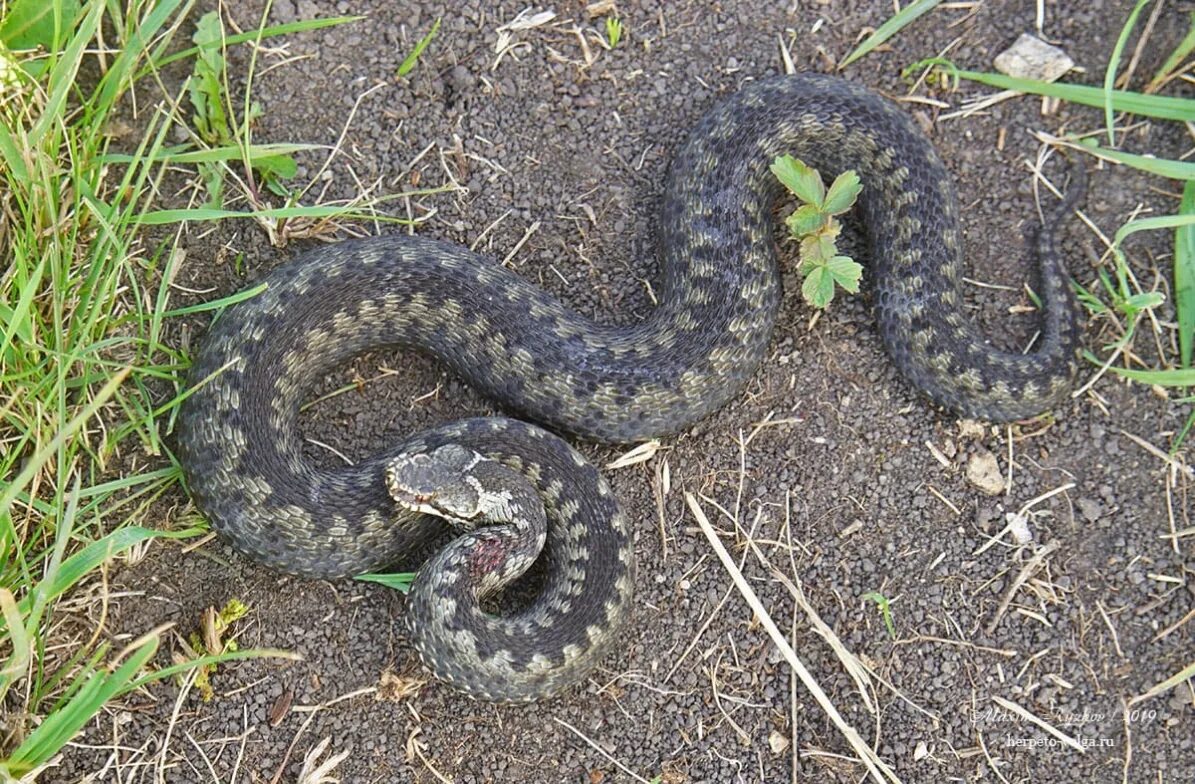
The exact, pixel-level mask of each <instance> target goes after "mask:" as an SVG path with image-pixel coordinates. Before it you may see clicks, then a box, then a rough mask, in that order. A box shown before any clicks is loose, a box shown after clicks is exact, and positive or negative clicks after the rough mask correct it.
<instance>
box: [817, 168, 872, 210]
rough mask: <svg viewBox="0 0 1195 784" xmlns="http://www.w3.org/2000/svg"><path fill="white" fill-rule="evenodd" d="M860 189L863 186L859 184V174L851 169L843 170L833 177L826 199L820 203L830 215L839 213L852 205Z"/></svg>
mask: <svg viewBox="0 0 1195 784" xmlns="http://www.w3.org/2000/svg"><path fill="white" fill-rule="evenodd" d="M861 190H863V186H862V185H861V184H859V175H858V174H855V171H854V170H853V169H852V170H850V171H844V172H843V173H842V174H840V175H838V177H836V178H835V180H834V183H833V184H832V185H831V186H830V190H829V192H827V193H826V199H825V201H824V202H823V203H822V209H823V210H825V211H826V212H827V213H829V214H830V215H841V214H842V213H844V212H846V211H847V210H849V209H850V208H851V207H853V206H854V204H855V199H857V198H859V192H860V191H861Z"/></svg>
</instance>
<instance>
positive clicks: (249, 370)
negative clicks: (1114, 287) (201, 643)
mask: <svg viewBox="0 0 1195 784" xmlns="http://www.w3.org/2000/svg"><path fill="white" fill-rule="evenodd" d="M786 153H787V154H792V155H794V156H796V157H797V158H799V159H801V160H802V161H804V162H805V163H806V164H808V165H809V166H811V167H813V168H814V169H816V170H817V171H818V172H820V173H822V174H823V175H824V176H827V177H832V176H835V175H837V174H838V173H840V172H843V171H846V170H848V169H852V170H854V171H856V172H857V174H858V176H859V178H860V181H861V182H862V185H863V188H862V192H861V193H860V194H859V197H858V203H857V205H856V207H855V210H856V212H857V216H858V220H859V222H860V224H861V226H862V231H863V233H864V236H865V238H866V240H867V242H868V244H869V246H870V256H869V258H868V265H867V267H866V271H865V281H866V283H867V285H868V286H869V288H870V291H871V297H872V303H873V307H874V310H875V312H876V320H877V322H878V329H879V335H880V338H881V342H882V345H883V346H884V348H885V349H886V353H887V354H888V355H889V356H890V358H891V361H892V362H893V363H894V364H895V366H896V367H897V368H898V369H899V371H900V373H901V374H902V375H903V376H904V378H905V379H907V381H908V382H909V384H910V385H911V387H912V388H914V389H916V390H919V391H920V392H921V393H922V394H924V395H925V396H927V397H928V398H929V399H930V400H931V401H933V402H935V403H937V404H940V405H942V406H944V407H945V408H947V409H949V410H951V411H953V412H955V413H957V414H959V415H962V416H967V417H974V418H979V419H984V420H990V421H993V422H1006V421H1012V420H1018V419H1023V418H1028V417H1032V416H1035V415H1038V414H1040V413H1042V412H1045V411H1048V410H1050V409H1051V408H1053V407H1055V406H1057V405H1059V404H1061V403H1062V402H1063V401H1064V400H1065V398H1066V397H1067V393H1068V390H1069V388H1070V386H1071V383H1072V379H1073V377H1074V375H1075V373H1076V371H1077V366H1078V352H1079V346H1080V323H1079V315H1078V308H1077V304H1076V301H1075V299H1074V295H1073V294H1072V292H1071V289H1070V285H1069V279H1068V277H1067V272H1066V269H1065V266H1064V264H1063V262H1062V260H1061V258H1060V254H1059V250H1058V247H1057V242H1056V233H1057V232H1056V224H1057V223H1058V222H1060V221H1061V220H1062V218H1063V217H1064V216H1065V215H1066V214H1067V213H1068V212H1069V211H1070V210H1071V209H1072V207H1073V205H1074V203H1075V199H1076V198H1077V197H1078V193H1080V192H1081V191H1082V183H1079V185H1078V186H1077V187H1072V188H1071V189H1070V192H1068V194H1067V196H1066V197H1065V199H1064V200H1063V201H1062V202H1061V204H1060V206H1059V208H1058V210H1057V211H1056V212H1055V213H1054V215H1053V216H1052V217H1051V218H1050V219H1048V220H1047V221H1046V222H1045V224H1044V225H1043V227H1042V230H1041V232H1040V234H1039V238H1038V243H1037V255H1038V263H1037V265H1036V266H1037V288H1036V292H1037V294H1038V297H1039V300H1040V304H1041V315H1040V322H1041V325H1040V333H1039V338H1038V339H1037V341H1036V343H1035V344H1034V346H1033V348H1032V350H1031V351H1029V352H1027V353H1020V352H1015V351H1006V350H1002V349H1000V348H998V347H995V346H993V345H992V344H991V343H989V341H988V340H987V339H986V338H985V336H984V334H983V332H982V331H981V330H980V328H979V326H978V325H976V324H975V323H974V322H973V321H972V320H971V319H970V318H969V317H968V315H967V313H966V312H965V309H964V303H963V296H962V293H961V279H962V276H963V274H964V272H965V263H964V259H963V239H962V233H961V229H960V221H959V206H958V200H957V197H956V194H955V190H954V186H953V183H952V179H951V177H950V176H949V174H948V172H947V170H946V167H945V165H944V164H943V163H942V161H941V159H940V158H939V157H938V155H937V153H936V152H935V151H934V149H933V146H932V144H931V143H930V141H929V140H928V139H927V138H926V136H925V135H924V134H923V133H922V132H921V131H920V130H919V128H918V127H917V125H916V124H915V122H914V121H913V120H912V119H911V118H910V117H909V115H908V114H906V113H905V112H904V111H902V110H901V109H900V108H899V107H898V106H897V105H896V104H894V103H893V102H891V101H889V100H888V99H886V98H884V97H882V96H880V95H878V94H876V93H873V92H871V91H870V90H868V89H866V88H864V87H861V86H859V85H856V84H853V83H851V82H849V81H846V80H843V79H841V78H837V77H830V76H823V75H816V74H798V75H786V76H777V77H768V78H761V79H758V80H755V81H749V82H748V83H746V84H745V85H744V86H742V87H740V89H738V90H737V91H736V92H734V93H733V94H731V95H729V96H727V97H723V98H722V99H721V100H720V101H719V102H718V103H717V104H716V105H715V106H713V108H711V109H710V110H709V111H708V113H706V114H705V115H704V117H703V118H702V119H701V120H700V121H699V122H698V123H697V124H696V125H695V126H694V128H693V129H692V130H691V132H690V133H689V136H688V138H687V140H686V141H685V142H684V143H683V144H682V145H681V147H680V148H679V150H678V152H677V153H676V155H675V157H674V158H673V160H672V163H671V167H670V170H669V174H668V177H667V181H666V183H665V186H664V191H663V197H662V205H661V208H660V213H659V219H658V227H657V233H658V250H659V253H658V256H659V260H658V265H659V272H658V275H659V283H658V285H657V286H656V288H655V291H656V292H657V296H656V299H657V301H658V302H657V304H656V305H655V306H654V307H653V308H651V310H650V312H648V313H647V314H646V315H645V316H644V317H642V318H641V319H640V320H638V321H635V322H633V323H630V324H607V323H600V322H598V321H596V320H594V319H592V318H590V317H587V316H586V315H583V314H581V313H579V312H577V311H576V310H574V309H572V308H570V307H569V306H568V305H567V304H565V303H564V302H562V301H561V300H560V299H558V298H556V297H554V296H553V295H551V294H550V293H549V292H547V291H546V290H544V289H543V288H541V287H539V286H537V285H535V284H534V283H532V282H530V281H528V280H526V279H524V278H523V277H521V276H520V275H519V274H517V273H516V272H515V271H513V270H511V269H509V268H507V267H506V266H503V265H502V264H501V263H499V262H497V261H496V260H495V259H493V258H490V257H488V256H485V255H483V254H479V253H475V252H472V251H471V250H469V249H466V248H464V247H462V246H460V245H456V244H453V243H449V242H444V241H439V240H434V239H428V238H424V237H420V236H417V235H411V234H387V235H382V236H377V237H370V238H365V239H357V240H346V241H341V242H335V243H329V244H326V245H323V246H320V247H318V248H316V249H314V250H310V251H308V252H306V253H304V254H301V255H299V256H297V257H296V258H295V259H294V260H292V261H290V262H289V263H286V264H283V265H281V266H278V267H276V268H275V269H273V270H272V271H270V272H269V273H267V274H266V275H264V277H263V278H262V279H261V281H260V282H261V283H264V287H260V288H262V290H261V291H260V293H257V294H256V295H255V296H251V297H248V298H245V299H243V300H242V301H239V302H236V304H233V305H231V306H230V307H228V308H227V309H226V310H224V311H223V312H222V313H220V314H219V316H218V317H217V319H216V320H215V321H214V323H213V324H212V326H211V327H210V328H209V329H208V332H207V335H206V338H205V339H204V341H203V345H202V346H201V348H200V350H199V351H198V352H197V354H196V356H195V358H194V361H193V364H192V367H191V369H190V375H189V377H188V383H189V386H190V387H191V392H190V394H189V396H188V397H187V398H186V399H185V401H184V402H183V403H182V406H181V411H180V415H179V429H178V432H179V435H178V447H179V450H178V454H179V458H180V462H181V465H182V468H183V474H184V477H185V480H186V486H187V488H188V490H189V492H190V494H191V496H192V497H193V499H194V501H195V502H196V504H197V506H198V507H199V509H200V510H201V511H202V512H203V514H204V515H205V516H206V517H207V519H208V520H209V521H210V523H211V525H212V526H213V528H214V529H215V530H216V531H218V532H219V533H220V534H221V535H223V537H225V539H227V540H228V541H229V542H230V543H231V544H232V545H233V547H234V548H236V549H238V550H239V551H241V552H242V553H244V554H246V555H247V556H249V557H251V558H253V559H255V560H257V561H260V562H262V563H264V564H266V565H268V566H271V567H274V568H276V569H279V570H282V571H285V572H288V573H292V574H297V575H302V576H306V577H312V578H337V577H344V576H350V575H360V574H363V573H370V572H376V571H378V570H382V569H385V568H387V567H389V566H391V565H393V564H395V563H399V562H403V561H404V559H410V558H411V557H413V555H414V554H415V553H417V552H419V551H420V548H425V547H427V546H429V543H432V542H435V541H437V540H438V539H443V538H446V537H447V538H451V537H454V536H455V537H456V538H455V539H453V540H452V543H451V544H449V545H448V546H447V548H446V549H445V550H444V551H442V552H441V553H440V554H439V555H438V556H436V557H433V558H432V559H431V560H430V561H428V562H427V563H425V564H424V565H423V566H422V568H420V570H419V573H418V575H417V577H416V578H415V583H414V585H413V587H412V589H411V595H410V596H409V597H408V609H409V612H408V613H406V615H407V631H408V633H409V635H410V636H411V638H412V640H413V641H414V644H415V647H416V649H417V650H418V652H419V656H420V658H421V659H422V660H423V662H424V663H425V664H426V665H427V666H428V667H429V668H430V669H431V671H432V672H433V674H435V675H436V676H437V677H439V678H441V679H442V680H444V681H446V682H448V683H449V684H451V685H452V686H453V687H455V688H457V689H459V690H461V691H463V692H464V693H466V694H468V695H470V696H474V697H478V698H481V699H488V700H496V701H504V702H523V701H529V700H534V699H538V698H541V697H545V696H549V695H551V694H555V693H557V692H559V691H560V690H562V689H564V688H566V687H568V686H570V685H573V684H576V683H578V682H580V681H581V680H583V679H584V678H585V677H586V675H588V674H590V673H591V672H592V671H593V669H594V668H595V667H596V666H598V664H599V663H600V662H601V661H602V659H603V657H604V656H605V655H606V654H607V653H608V652H609V651H610V649H611V648H612V646H613V645H614V644H615V642H616V641H617V640H618V639H619V637H620V630H623V629H625V628H627V626H628V623H629V619H630V617H631V614H632V613H631V605H632V599H633V589H634V574H635V568H634V560H635V559H634V549H635V548H634V537H633V532H632V530H631V526H630V525H629V523H628V520H627V518H626V516H625V515H624V514H623V512H622V511H620V507H619V504H618V503H617V500H616V499H615V497H614V494H613V493H612V492H611V489H610V486H609V485H608V483H607V482H606V480H605V479H604V478H603V477H602V475H601V473H600V472H599V471H598V470H597V469H596V468H595V467H594V466H593V465H592V464H591V463H590V462H588V461H587V460H585V459H584V458H583V457H582V456H581V455H580V454H579V453H578V452H577V451H576V450H575V449H574V448H573V447H572V446H571V445H570V444H569V443H568V442H567V441H565V440H564V439H563V438H562V437H561V436H562V435H566V436H573V437H577V438H580V439H583V440H589V441H597V442H614V443H619V442H636V441H642V440H646V439H649V438H654V437H658V436H664V435H669V434H674V433H677V432H679V431H682V430H684V429H685V428H687V427H688V426H690V425H692V424H693V423H695V422H697V421H698V420H700V419H702V418H703V417H706V416H707V415H709V414H710V413H711V412H713V411H715V410H717V409H718V408H720V407H721V406H723V405H724V404H725V403H726V402H727V401H728V400H730V399H731V398H732V397H734V396H735V395H736V394H737V393H738V392H739V390H740V389H741V388H742V387H743V386H744V385H745V384H746V382H747V380H748V379H749V378H750V377H751V376H752V374H753V373H754V372H755V371H756V368H757V367H758V366H759V364H760V363H761V361H762V359H763V356H764V353H765V352H766V350H767V347H768V344H769V340H770V337H771V335H772V332H773V328H774V325H775V323H776V320H777V312H778V308H779V304H780V299H781V271H780V268H779V263H778V260H777V246H776V242H775V240H774V236H773V215H772V213H773V209H774V206H775V205H776V203H777V199H778V198H780V196H781V186H780V184H779V182H778V181H777V179H776V177H775V176H773V175H772V173H771V172H770V170H769V165H770V164H771V162H772V161H773V160H774V159H775V158H776V157H777V156H779V155H782V154H786ZM1080 169H1081V167H1080ZM392 347H404V348H408V349H413V350H416V351H418V352H421V353H423V354H425V355H429V356H431V357H432V358H434V359H435V360H438V361H439V362H440V363H442V364H443V365H444V366H446V367H447V369H448V370H450V371H451V372H452V373H454V374H456V375H457V376H458V377H460V378H462V379H464V380H465V381H466V382H467V383H468V384H469V385H471V386H472V387H473V388H475V389H476V390H478V391H479V392H481V393H482V394H483V395H484V396H486V397H487V398H489V399H490V400H491V401H493V402H494V403H495V404H497V406H498V407H499V408H500V410H502V411H504V412H505V413H506V414H509V415H511V416H514V417H517V418H507V417H504V416H495V417H483V418H478V419H468V420H464V421H460V422H450V423H446V424H443V425H441V426H438V427H434V428H432V429H430V430H427V431H425V432H422V433H418V434H415V435H412V436H410V437H408V438H406V439H405V440H402V441H401V442H400V443H397V444H395V445H393V446H391V447H389V448H386V449H383V450H381V451H380V452H379V453H377V454H374V455H371V456H369V457H366V458H364V459H362V460H360V461H358V462H356V463H354V464H353V465H337V466H333V467H325V466H323V465H316V464H315V463H314V461H311V460H309V459H308V458H306V457H305V456H304V454H303V448H302V439H301V437H300V434H299V432H298V430H299V428H298V424H297V423H298V411H299V407H300V405H301V404H302V403H303V402H304V401H305V400H306V399H307V397H308V396H310V394H311V393H312V389H313V387H314V386H315V385H316V383H317V382H318V381H319V380H320V379H322V378H323V377H325V376H326V375H327V374H328V373H329V372H331V371H332V370H334V369H335V368H336V367H337V366H339V365H342V364H344V363H345V362H347V361H348V360H349V359H351V358H353V357H355V356H357V355H359V354H362V353H363V352H368V351H373V350H377V349H382V348H392ZM524 420H526V421H524ZM531 422H534V423H536V424H530V423H531ZM558 434H559V435H558ZM445 450H447V451H445ZM462 483H463V484H462ZM462 495H463V496H466V497H469V498H471V501H470V502H469V503H456V502H453V501H451V500H450V499H457V498H458V497H460V496H462ZM464 512H468V514H466V515H465V516H460V515H461V514H462V513H464ZM537 559H538V560H542V561H543V563H544V564H545V568H544V576H543V580H542V586H541V588H540V590H539V591H538V592H537V593H536V595H535V596H534V598H533V599H532V600H531V601H530V603H529V604H527V605H526V606H523V607H522V608H518V609H516V610H513V611H511V612H509V613H508V614H500V613H495V612H491V611H487V610H486V609H484V600H485V599H486V597H487V596H488V595H489V594H491V593H492V592H493V591H495V590H498V589H500V588H501V587H502V586H505V585H507V584H509V583H510V581H511V580H514V579H515V577H517V575H518V574H519V573H520V570H522V569H524V568H525V567H527V566H528V564H529V563H530V562H532V561H535V560H537ZM496 586H497V587H496Z"/></svg>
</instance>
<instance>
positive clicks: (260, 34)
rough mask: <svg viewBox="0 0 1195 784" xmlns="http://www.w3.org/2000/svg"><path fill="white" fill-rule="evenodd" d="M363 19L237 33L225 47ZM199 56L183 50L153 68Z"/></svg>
mask: <svg viewBox="0 0 1195 784" xmlns="http://www.w3.org/2000/svg"><path fill="white" fill-rule="evenodd" d="M361 19H365V17H364V16H330V17H328V18H326V19H304V20H301V21H298V22H287V23H285V24H280V25H273V26H271V27H266V28H264V29H261V30H252V31H250V32H245V33H237V34H236V35H229V36H225V38H224V46H225V47H229V46H234V45H236V44H243V43H248V42H249V41H258V40H264V39H266V38H273V37H275V36H279V35H288V34H290V33H304V32H308V31H311V30H319V29H322V28H324V27H335V26H336V25H342V24H345V23H347V22H356V21H358V20H361ZM197 54H199V47H198V46H192V47H190V48H188V49H183V50H182V51H179V52H175V53H173V54H169V55H166V56H165V57H160V58H158V59H157V61H156V62H155V63H154V65H153V68H154V69H157V68H162V67H163V66H167V65H169V64H170V63H173V62H176V61H178V60H185V59H187V58H188V57H194V56H195V55H197ZM150 73H151V69H150V68H148V67H147V68H146V69H144V70H143V71H141V72H140V73H138V74H137V78H138V79H141V78H142V77H145V76H148V75H149V74H150Z"/></svg>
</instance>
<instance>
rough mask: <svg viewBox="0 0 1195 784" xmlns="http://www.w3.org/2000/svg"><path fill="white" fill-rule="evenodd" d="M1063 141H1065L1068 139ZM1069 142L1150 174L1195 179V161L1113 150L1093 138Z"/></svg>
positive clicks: (1104, 157)
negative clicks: (1100, 144)
mask: <svg viewBox="0 0 1195 784" xmlns="http://www.w3.org/2000/svg"><path fill="white" fill-rule="evenodd" d="M1062 141H1064V142H1065V141H1066V140H1062ZM1067 144H1068V146H1070V147H1072V148H1073V149H1076V150H1080V151H1082V152H1086V153H1090V154H1091V155H1094V156H1095V157H1097V158H1102V159H1104V160H1105V161H1112V162H1114V163H1123V164H1124V165H1125V166H1131V167H1132V168H1134V169H1140V170H1141V171H1143V172H1149V173H1150V174H1157V175H1159V176H1162V177H1169V178H1170V179H1172V180H1195V163H1188V162H1187V161H1176V160H1172V159H1170V158H1154V157H1152V156H1149V155H1137V154H1135V153H1131V152H1121V151H1120V150H1111V149H1108V148H1107V147H1100V146H1099V145H1098V144H1096V143H1095V142H1094V141H1093V140H1091V139H1084V140H1083V141H1081V142H1068V143H1067Z"/></svg>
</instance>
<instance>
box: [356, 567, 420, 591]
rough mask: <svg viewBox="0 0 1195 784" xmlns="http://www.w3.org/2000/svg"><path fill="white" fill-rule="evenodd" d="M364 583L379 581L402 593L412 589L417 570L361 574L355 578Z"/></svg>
mask: <svg viewBox="0 0 1195 784" xmlns="http://www.w3.org/2000/svg"><path fill="white" fill-rule="evenodd" d="M353 579H354V580H360V581H361V582H363V583H377V584H378V585H384V586H386V587H387V588H392V589H394V590H396V591H398V592H400V593H407V592H408V591H410V590H411V583H413V582H415V572H394V573H393V574H359V575H357V576H356V577H354V578H353Z"/></svg>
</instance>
